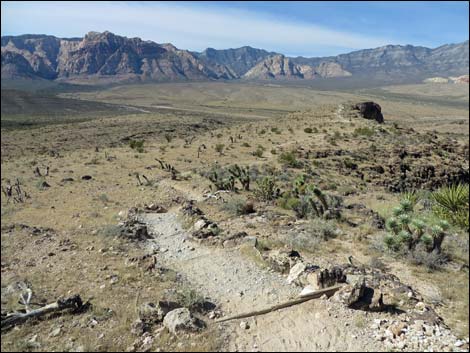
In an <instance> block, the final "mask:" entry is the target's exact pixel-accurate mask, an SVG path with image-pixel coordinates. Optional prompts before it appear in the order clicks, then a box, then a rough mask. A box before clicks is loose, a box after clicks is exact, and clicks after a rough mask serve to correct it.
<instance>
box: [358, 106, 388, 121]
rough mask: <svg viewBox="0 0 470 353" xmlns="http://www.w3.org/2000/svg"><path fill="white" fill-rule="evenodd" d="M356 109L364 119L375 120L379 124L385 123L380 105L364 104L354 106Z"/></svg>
mask: <svg viewBox="0 0 470 353" xmlns="http://www.w3.org/2000/svg"><path fill="white" fill-rule="evenodd" d="M354 108H355V109H357V110H359V112H360V113H361V115H362V117H363V118H365V119H369V120H375V121H377V122H378V123H383V122H384V117H383V115H382V108H381V107H380V105H378V104H377V103H374V102H362V103H358V104H356V105H355V106H354Z"/></svg>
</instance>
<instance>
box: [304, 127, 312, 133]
mask: <svg viewBox="0 0 470 353" xmlns="http://www.w3.org/2000/svg"><path fill="white" fill-rule="evenodd" d="M304 132H305V133H306V134H311V133H312V132H313V130H312V128H311V127H306V128H305V129H304Z"/></svg>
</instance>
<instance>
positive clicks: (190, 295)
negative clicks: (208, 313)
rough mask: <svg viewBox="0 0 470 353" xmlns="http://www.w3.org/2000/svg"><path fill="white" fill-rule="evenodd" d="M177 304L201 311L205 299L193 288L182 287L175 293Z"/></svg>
mask: <svg viewBox="0 0 470 353" xmlns="http://www.w3.org/2000/svg"><path fill="white" fill-rule="evenodd" d="M176 301H177V302H178V304H180V305H182V306H184V307H185V308H188V309H190V310H194V311H201V310H202V309H203V308H204V304H205V302H206V301H205V299H204V297H203V296H202V295H200V294H199V293H198V292H196V291H195V290H194V289H190V288H183V289H180V290H179V291H178V292H177V293H176Z"/></svg>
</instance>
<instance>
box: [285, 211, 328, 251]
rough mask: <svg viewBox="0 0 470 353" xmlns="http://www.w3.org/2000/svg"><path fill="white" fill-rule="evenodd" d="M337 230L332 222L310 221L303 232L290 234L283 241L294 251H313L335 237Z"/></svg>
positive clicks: (322, 220)
mask: <svg viewBox="0 0 470 353" xmlns="http://www.w3.org/2000/svg"><path fill="white" fill-rule="evenodd" d="M336 234H337V229H336V226H335V223H334V222H333V221H327V220H324V219H312V220H311V221H310V222H309V223H308V224H307V225H306V227H305V230H303V231H295V232H291V233H289V234H287V235H285V236H284V237H283V241H284V242H285V243H286V244H288V245H289V246H291V247H292V248H293V249H296V250H305V251H310V252H312V251H314V250H316V249H317V247H318V245H319V244H321V243H322V242H324V241H326V240H328V239H331V238H334V237H336Z"/></svg>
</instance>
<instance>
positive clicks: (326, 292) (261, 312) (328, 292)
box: [216, 286, 342, 323]
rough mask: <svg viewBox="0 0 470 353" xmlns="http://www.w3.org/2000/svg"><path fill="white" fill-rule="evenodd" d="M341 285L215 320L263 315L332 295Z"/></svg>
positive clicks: (223, 320) (222, 320) (221, 320)
mask: <svg viewBox="0 0 470 353" xmlns="http://www.w3.org/2000/svg"><path fill="white" fill-rule="evenodd" d="M341 287H342V286H334V287H329V288H325V289H321V290H319V291H316V292H315V293H311V294H307V295H305V296H302V297H301V298H299V299H293V300H289V301H287V302H285V303H281V304H277V305H274V306H272V307H270V308H266V309H263V310H258V311H251V312H249V313H245V314H239V315H235V316H231V317H228V318H222V319H220V320H217V321H216V322H217V323H219V322H225V321H230V320H235V319H244V318H247V317H252V316H259V315H264V314H267V313H270V312H273V311H276V310H280V309H284V308H288V307H290V306H294V305H298V304H302V303H305V302H307V301H309V300H312V299H317V298H320V297H321V296H323V295H326V296H332V295H333V294H335V293H336V292H337V291H338V290H339V289H340V288H341Z"/></svg>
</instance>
